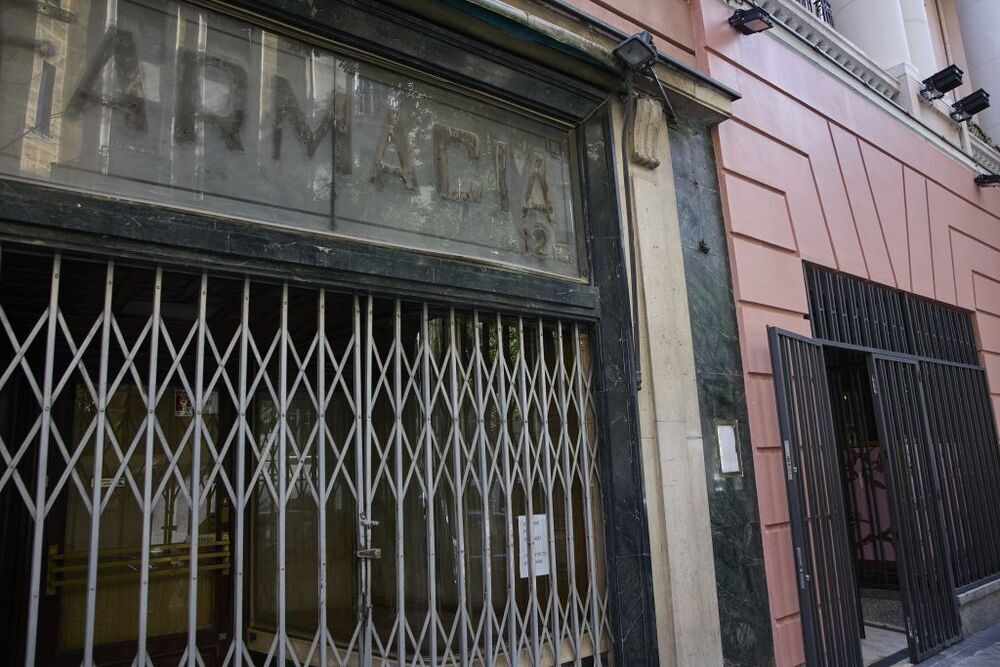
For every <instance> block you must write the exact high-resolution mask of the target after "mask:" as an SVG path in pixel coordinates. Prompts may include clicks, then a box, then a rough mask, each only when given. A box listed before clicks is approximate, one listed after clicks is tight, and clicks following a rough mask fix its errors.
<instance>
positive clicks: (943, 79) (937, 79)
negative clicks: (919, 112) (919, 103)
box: [920, 65, 964, 102]
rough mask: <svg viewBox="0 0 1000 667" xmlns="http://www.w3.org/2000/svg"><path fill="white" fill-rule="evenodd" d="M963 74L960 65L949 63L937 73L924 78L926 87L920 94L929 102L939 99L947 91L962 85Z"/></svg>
mask: <svg viewBox="0 0 1000 667" xmlns="http://www.w3.org/2000/svg"><path fill="white" fill-rule="evenodd" d="M963 74H964V72H962V70H960V69H959V68H958V65H949V66H948V67H946V68H945V69H943V70H941V71H940V72H938V73H937V74H934V75H932V76H929V77H927V78H926V79H924V89H923V90H921V91H920V95H921V96H922V97H923V98H924V99H925V100H927V101H928V102H930V101H932V100H939V99H941V98H942V97H944V94H945V93H947V92H950V91H952V90H955V89H956V88H958V87H959V86H961V85H962V75H963Z"/></svg>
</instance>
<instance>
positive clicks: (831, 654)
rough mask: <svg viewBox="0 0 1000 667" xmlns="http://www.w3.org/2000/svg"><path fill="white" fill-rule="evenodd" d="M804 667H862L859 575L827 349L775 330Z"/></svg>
mask: <svg viewBox="0 0 1000 667" xmlns="http://www.w3.org/2000/svg"><path fill="white" fill-rule="evenodd" d="M768 333H769V337H770V345H771V363H772V364H773V367H774V383H775V394H776V397H777V402H778V422H779V426H780V429H781V438H782V444H783V447H784V455H785V484H786V487H787V490H788V505H789V508H788V509H789V515H790V519H791V521H790V523H791V529H792V540H793V544H794V548H795V563H796V567H797V569H798V591H799V605H800V609H801V613H802V632H803V638H804V640H805V649H806V664H808V665H823V666H826V665H830V666H831V667H834V666H836V667H845V666H852V665H862V664H863V661H862V657H861V643H860V637H861V628H860V621H859V619H860V614H859V610H858V600H857V591H856V589H855V585H856V584H855V575H854V567H853V563H852V560H851V551H850V543H849V541H848V535H847V520H846V516H845V505H844V498H843V492H842V489H843V481H842V477H841V467H840V461H839V456H838V453H837V441H836V438H835V435H834V430H833V419H832V416H831V411H830V393H829V388H828V385H827V376H826V365H825V363H826V362H825V359H824V354H823V346H822V345H820V344H817V343H816V342H814V341H811V340H809V339H808V338H804V337H801V336H797V335H796V334H792V333H788V332H785V331H780V330H778V329H774V328H771V329H769V331H768Z"/></svg>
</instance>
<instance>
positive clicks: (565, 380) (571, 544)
mask: <svg viewBox="0 0 1000 667" xmlns="http://www.w3.org/2000/svg"><path fill="white" fill-rule="evenodd" d="M556 326H557V327H558V340H557V346H556V354H557V359H556V363H557V366H556V369H557V371H556V372H557V375H556V378H557V379H556V382H558V383H559V414H560V415H562V420H561V424H560V428H559V442H560V447H561V453H562V456H561V457H560V458H561V461H560V463H561V465H562V471H563V475H562V476H563V485H564V489H563V511H564V512H565V513H566V569H567V574H568V580H567V581H568V585H569V591H568V592H567V596H566V597H567V599H568V600H569V601H570V605H569V606H570V609H571V612H570V613H571V617H570V618H571V622H572V624H573V641H572V646H573V661H574V664H577V665H578V664H580V658H581V653H582V651H583V646H582V642H581V637H580V610H579V609H578V607H577V603H576V601H575V600H574V598H575V596H576V590H577V587H576V536H575V534H574V527H573V494H572V493H571V490H572V488H573V467H572V464H571V463H570V448H571V445H570V440H569V397H568V396H567V394H566V388H567V386H568V385H569V381H570V378H569V376H568V375H567V373H566V348H565V344H564V341H563V323H562V322H558V323H557V325H556ZM582 426H583V420H582V418H580V427H581V428H582Z"/></svg>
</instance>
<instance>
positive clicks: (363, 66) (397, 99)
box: [0, 0, 585, 278]
mask: <svg viewBox="0 0 1000 667" xmlns="http://www.w3.org/2000/svg"><path fill="white" fill-rule="evenodd" d="M41 7H42V6H41V5H39V4H38V3H26V2H16V1H15V0H0V12H2V16H3V19H2V24H3V33H4V39H3V40H2V43H0V173H2V174H6V175H11V176H17V177H25V178H30V179H37V180H41V181H45V182H49V183H54V184H59V185H61V186H67V187H71V188H79V189H83V190H88V191H94V192H99V193H106V194H111V195H115V196H120V197H126V198H132V199H137V200H144V201H149V202H154V203H162V204H167V205H171V206H179V207H185V208H190V209H195V210H198V211H204V212H211V213H215V214H219V215H224V216H231V217H240V218H245V219H249V220H253V221H257V222H263V223H270V224H275V225H280V226H283V227H292V228H296V229H302V230H309V231H312V232H322V233H325V234H333V235H337V236H341V237H350V238H355V239H363V240H369V241H373V242H378V243H384V244H392V245H398V246H404V247H410V248H416V249H420V250H424V251H430V252H435V253H444V254H449V255H458V256H464V257H468V258H473V259H477V260H485V261H490V262H499V263H503V264H506V265H512V266H515V267H518V268H522V269H529V270H535V271H541V272H546V273H551V274H556V275H559V276H563V277H570V278H579V277H581V276H584V274H585V269H584V267H583V266H582V262H581V253H579V252H578V233H577V232H578V230H577V225H576V224H575V220H574V218H575V211H574V204H573V202H574V195H573V191H574V184H573V169H572V162H573V156H572V132H571V130H570V129H569V128H567V127H565V126H560V125H557V124H554V123H550V122H548V121H545V122H543V121H541V120H539V119H538V118H536V117H534V116H530V115H528V114H527V113H523V112H519V111H517V110H514V109H511V108H506V107H502V106H500V105H499V104H497V103H494V102H489V103H487V102H486V101H484V100H483V99H480V98H477V97H475V96H473V95H471V94H466V93H464V92H459V91H457V90H454V89H452V88H451V87H446V86H445V85H443V84H442V85H438V84H431V83H427V82H425V81H422V80H420V79H417V78H414V77H413V76H412V75H409V74H403V73H399V72H394V71H390V70H389V69H386V68H383V67H379V66H375V65H372V64H370V63H367V62H363V61H361V60H356V59H352V58H345V57H342V56H340V55H338V54H335V53H332V52H329V51H325V50H322V49H317V48H314V47H312V46H310V45H307V44H305V43H302V42H299V41H296V40H292V39H288V38H286V37H283V36H281V35H278V34H275V33H272V32H269V31H266V30H262V29H260V28H258V27H255V26H253V25H250V24H248V23H245V22H242V21H239V20H235V19H233V18H230V17H227V16H224V15H221V14H218V13H214V12H210V11H206V10H204V9H201V8H197V7H193V6H189V5H186V4H183V3H175V2H160V1H155V2H153V1H144V0H120V1H118V2H102V1H99V0H79V1H76V2H73V3H71V4H70V3H63V4H62V5H61V6H58V5H57V4H51V3H50V4H46V5H45V7H46V8H47V9H45V11H42V10H41V9H40V8H41ZM332 242H333V239H332V238H326V239H320V240H317V241H316V243H317V244H318V245H320V246H322V245H323V244H329V243H332Z"/></svg>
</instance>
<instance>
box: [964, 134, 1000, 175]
mask: <svg viewBox="0 0 1000 667" xmlns="http://www.w3.org/2000/svg"><path fill="white" fill-rule="evenodd" d="M969 144H970V146H971V148H972V159H973V160H975V161H976V163H977V164H979V166H981V167H982V168H983V169H986V170H987V171H989V172H990V173H991V174H1000V150H997V149H996V148H994V147H993V146H990V145H989V144H988V143H986V142H985V141H983V140H982V139H980V138H979V137H977V136H976V135H974V134H971V133H970V134H969Z"/></svg>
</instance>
